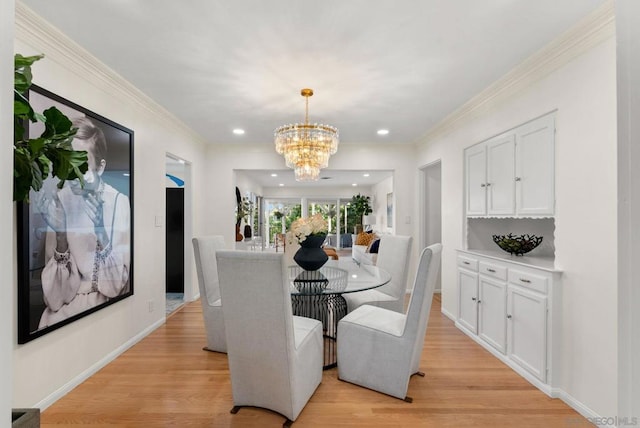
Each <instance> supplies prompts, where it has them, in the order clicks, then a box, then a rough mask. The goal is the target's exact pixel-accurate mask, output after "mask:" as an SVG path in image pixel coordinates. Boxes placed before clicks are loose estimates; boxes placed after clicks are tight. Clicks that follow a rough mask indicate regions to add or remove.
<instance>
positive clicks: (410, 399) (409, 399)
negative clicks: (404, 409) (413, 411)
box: [404, 395, 413, 403]
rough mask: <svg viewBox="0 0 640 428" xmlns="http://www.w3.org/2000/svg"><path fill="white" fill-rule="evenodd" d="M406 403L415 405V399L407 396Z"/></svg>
mask: <svg viewBox="0 0 640 428" xmlns="http://www.w3.org/2000/svg"><path fill="white" fill-rule="evenodd" d="M404 401H406V402H407V403H413V398H411V397H409V396H408V395H407V396H406V397H404Z"/></svg>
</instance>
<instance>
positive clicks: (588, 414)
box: [442, 310, 616, 428]
mask: <svg viewBox="0 0 640 428" xmlns="http://www.w3.org/2000/svg"><path fill="white" fill-rule="evenodd" d="M442 313H443V314H445V315H446V316H448V317H450V314H448V313H445V311H444V310H443V311H442ZM450 318H451V317H450ZM454 321H455V320H454ZM456 327H458V329H459V330H460V331H462V332H463V333H464V334H466V335H467V336H468V337H469V338H470V339H471V340H473V341H474V342H476V343H477V344H478V345H480V346H482V347H483V348H484V349H486V350H487V351H489V352H490V353H491V354H492V355H493V356H494V357H496V358H497V359H499V360H500V361H502V362H503V363H505V364H506V365H507V366H509V368H511V370H513V371H514V372H516V373H518V374H519V375H520V376H522V377H523V378H525V379H526V380H527V381H528V382H529V383H531V384H532V385H533V386H535V387H536V388H538V389H539V390H540V391H542V392H544V393H545V394H547V395H548V396H549V397H551V398H558V399H560V400H562V401H563V402H565V403H566V404H567V405H568V406H569V407H571V408H572V409H574V410H575V411H576V412H578V413H580V415H582V416H584V417H585V418H587V421H588V422H590V423H592V424H593V425H595V426H597V427H603V428H604V427H606V428H612V427H613V428H615V427H616V425H612V424H608V425H607V424H606V423H608V422H609V420H611V419H614V418H603V417H601V416H600V415H598V414H597V413H596V412H594V411H593V410H591V409H590V408H589V407H587V406H585V405H584V404H582V403H581V402H580V401H578V400H576V399H575V398H574V397H572V396H571V395H570V394H568V393H567V392H566V391H564V390H562V389H560V388H553V387H552V386H551V385H548V384H546V383H543V382H542V381H540V380H539V379H538V378H536V377H535V376H533V375H531V374H530V373H529V372H528V371H526V370H525V369H523V368H522V367H520V366H518V365H517V364H515V363H513V362H512V361H511V360H510V359H509V358H507V356H506V355H503V354H502V353H500V351H498V350H497V349H495V348H493V347H492V346H491V345H489V344H488V343H486V342H484V341H483V340H482V339H480V338H479V337H478V336H476V335H475V334H473V332H471V331H469V330H467V329H466V328H464V327H463V326H462V325H460V324H459V323H457V322H456ZM599 420H603V422H604V424H596V422H597V421H599ZM578 423H579V422H578V421H576V424H578Z"/></svg>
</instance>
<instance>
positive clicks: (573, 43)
mask: <svg viewBox="0 0 640 428" xmlns="http://www.w3.org/2000/svg"><path fill="white" fill-rule="evenodd" d="M613 36H615V4H614V1H613V0H607V1H606V2H605V3H604V4H603V5H601V6H600V7H598V8H597V9H596V10H594V11H593V12H592V13H591V14H589V15H588V16H587V17H585V18H584V19H583V20H581V21H580V22H578V23H577V24H576V25H575V26H573V27H572V28H571V29H569V30H568V31H566V32H565V33H564V34H562V35H561V36H560V37H558V38H556V39H555V40H553V41H552V42H550V43H549V44H547V45H546V46H545V47H544V48H542V49H541V50H539V51H538V52H536V53H534V54H533V55H531V56H530V57H528V58H527V59H526V60H524V61H523V62H521V63H520V64H518V65H517V66H516V67H515V68H513V69H512V70H511V71H509V72H508V73H507V74H505V75H504V76H503V77H502V78H500V79H499V80H497V81H496V82H494V83H493V84H491V85H490V86H489V87H487V88H486V89H484V90H483V91H482V92H480V93H479V94H477V95H475V96H474V97H473V98H471V99H470V100H469V101H467V102H466V103H464V104H463V105H462V106H461V107H459V108H458V109H457V110H455V111H454V112H453V113H451V114H450V115H448V116H447V117H445V118H444V119H443V120H442V121H440V122H439V123H438V124H436V125H435V126H434V127H432V128H431V129H430V130H429V131H428V132H427V133H426V134H424V135H423V136H422V137H421V138H420V139H418V141H417V144H418V145H419V146H420V145H425V144H428V143H429V142H430V141H432V140H435V139H436V138H439V137H442V136H444V135H446V134H449V133H451V132H453V131H454V130H456V129H457V128H459V127H461V126H462V124H463V123H465V122H466V121H468V120H470V119H472V118H474V117H477V116H479V115H480V114H482V113H484V112H486V111H488V110H490V109H491V108H493V107H494V106H495V105H497V104H498V103H502V102H504V101H505V100H507V99H509V98H511V97H513V96H514V95H516V94H518V93H520V92H521V91H522V90H523V89H525V88H527V87H528V86H530V85H531V84H533V83H534V82H536V81H538V80H540V79H542V78H543V77H545V76H547V75H549V74H550V73H552V72H553V71H555V70H557V69H558V68H560V67H562V66H564V65H565V64H567V63H569V62H570V61H571V60H572V59H574V58H576V57H577V56H579V55H581V54H583V53H584V52H586V51H588V50H589V49H591V48H592V47H594V46H596V45H598V44H599V43H601V42H603V41H605V40H608V39H609V38H611V37H613Z"/></svg>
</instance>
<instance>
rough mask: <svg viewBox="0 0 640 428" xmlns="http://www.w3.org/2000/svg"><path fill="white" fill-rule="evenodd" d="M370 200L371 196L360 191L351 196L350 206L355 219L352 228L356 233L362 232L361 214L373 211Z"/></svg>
mask: <svg viewBox="0 0 640 428" xmlns="http://www.w3.org/2000/svg"><path fill="white" fill-rule="evenodd" d="M370 200H371V198H370V197H369V196H364V195H361V194H360V193H358V194H357V195H355V196H353V197H352V198H351V203H350V207H351V210H352V212H353V213H354V214H355V216H356V221H357V223H356V226H355V230H354V232H355V233H356V234H357V233H360V232H362V216H364V215H367V214H371V213H372V212H373V210H372V209H371V206H370V205H369V202H370Z"/></svg>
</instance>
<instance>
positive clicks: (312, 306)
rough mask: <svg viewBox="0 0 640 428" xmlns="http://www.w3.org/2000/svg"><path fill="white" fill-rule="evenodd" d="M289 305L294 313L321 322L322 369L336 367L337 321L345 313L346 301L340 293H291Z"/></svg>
mask: <svg viewBox="0 0 640 428" xmlns="http://www.w3.org/2000/svg"><path fill="white" fill-rule="evenodd" d="M291 305H292V309H293V314H294V315H298V316H301V317H307V318H314V319H317V320H318V321H320V322H321V323H322V332H323V336H324V358H323V369H324V370H327V369H331V368H333V367H336V366H337V365H338V364H337V361H338V356H337V347H336V338H337V337H338V321H340V320H341V319H342V318H343V317H344V316H345V315H347V301H346V300H345V299H344V297H342V295H340V294H314V295H293V296H291Z"/></svg>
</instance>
